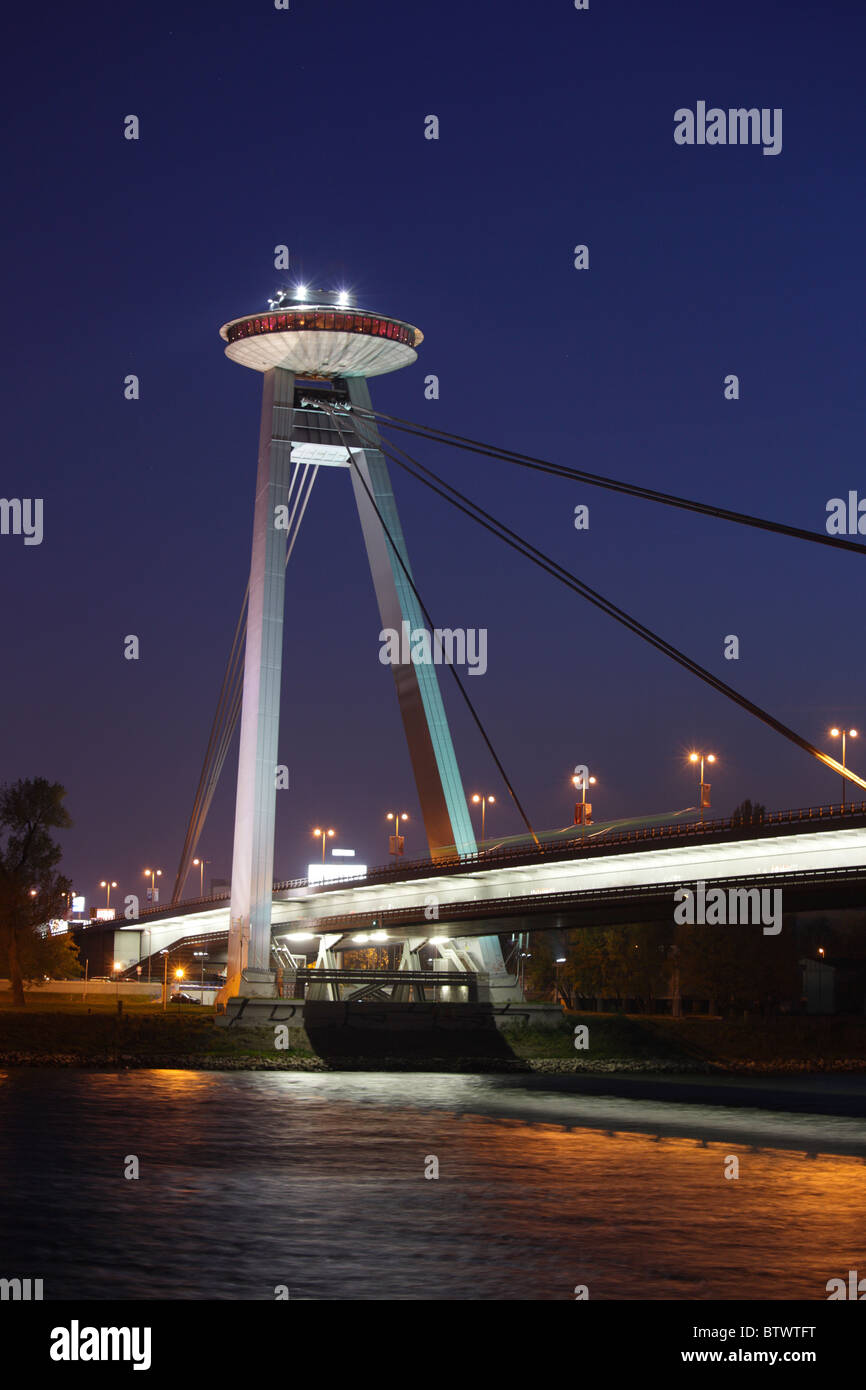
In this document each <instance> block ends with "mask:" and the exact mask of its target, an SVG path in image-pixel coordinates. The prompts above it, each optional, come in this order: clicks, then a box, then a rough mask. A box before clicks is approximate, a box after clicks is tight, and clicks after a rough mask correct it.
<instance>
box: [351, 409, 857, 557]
mask: <svg viewBox="0 0 866 1390" xmlns="http://www.w3.org/2000/svg"><path fill="white" fill-rule="evenodd" d="M354 411H355V412H357V413H359V414H364V415H366V416H368V417H371V416H375V418H376V419H377V420H386V421H387V422H388V423H389V424H390V425H392V426H393V427H394V429H398V430H401V431H403V433H404V434H415V435H420V437H421V438H422V439H432V440H434V441H435V442H437V443H440V444H451V445H453V446H454V447H455V448H457V449H465V450H467V451H468V452H470V453H474V454H483V455H485V456H486V457H487V458H495V459H501V460H503V461H504V462H506V463H517V464H520V465H521V466H522V467H524V468H531V469H534V470H535V471H537V472H539V473H552V474H553V475H554V476H556V477H560V478H570V479H574V480H575V481H577V482H581V483H589V484H590V486H591V487H601V488H606V489H607V490H608V491H609V492H621V493H625V494H626V495H627V496H630V497H640V498H643V499H644V501H647V502H660V503H661V504H662V505H663V506H666V507H679V508H680V509H681V510H683V511H690V512H699V513H701V514H702V515H703V516H711V517H715V518H716V519H717V520H720V521H733V522H735V523H736V524H737V525H739V526H753V527H757V528H758V529H759V530H761V531H771V532H774V533H775V534H777V535H780V536H791V537H793V538H794V539H795V540H801V541H812V542H814V543H815V544H817V545H829V546H832V547H834V548H835V549H837V550H853V551H856V552H857V553H858V554H860V555H864V554H866V544H864V543H863V542H862V541H852V540H849V539H847V537H845V536H829V535H827V534H826V533H824V532H822V531H808V530H805V529H804V528H803V527H801V526H788V525H787V524H786V523H785V522H782V521H769V520H767V519H766V518H764V517H758V516H751V515H750V514H749V513H748V512H736V511H732V510H731V509H730V508H728V507H717V506H714V505H713V504H711V503H708V502H696V501H694V500H693V499H690V498H687V497H678V496H676V494H674V493H672V492H659V491H658V490H657V489H655V488H650V487H644V486H643V485H642V484H639V483H626V482H623V481H622V480H620V479H617V478H606V477H605V476H604V475H603V474H601V473H589V472H587V471H586V470H585V469H582V468H571V467H569V466H568V465H567V464H564V463H551V462H550V461H549V460H547V459H539V458H534V457H533V456H532V455H530V454H521V453H518V452H517V451H516V450H513V449H500V448H497V447H496V445H494V444H484V443H481V442H479V441H478V440H476V439H468V438H466V437H465V436H464V435H460V434H450V433H448V432H447V431H446V430H440V429H438V428H436V427H435V426H434V425H421V424H417V423H415V422H414V421H411V420H403V419H402V418H401V417H400V416H398V415H386V414H385V413H384V412H383V411H380V410H369V411H368V410H367V409H366V408H364V407H358V406H355V407H354Z"/></svg>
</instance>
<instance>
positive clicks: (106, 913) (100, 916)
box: [96, 907, 117, 922]
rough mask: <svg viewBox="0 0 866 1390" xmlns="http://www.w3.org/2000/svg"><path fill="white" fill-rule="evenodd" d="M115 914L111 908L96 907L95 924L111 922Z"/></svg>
mask: <svg viewBox="0 0 866 1390" xmlns="http://www.w3.org/2000/svg"><path fill="white" fill-rule="evenodd" d="M116 916H117V912H116V910H115V909H114V908H113V907H98V908H97V909H96V920H97V922H113V921H114V919H115V917H116Z"/></svg>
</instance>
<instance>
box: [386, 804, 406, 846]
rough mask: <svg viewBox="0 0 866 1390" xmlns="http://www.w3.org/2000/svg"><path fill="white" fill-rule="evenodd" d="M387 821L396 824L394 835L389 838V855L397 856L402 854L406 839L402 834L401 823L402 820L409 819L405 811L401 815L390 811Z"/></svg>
mask: <svg viewBox="0 0 866 1390" xmlns="http://www.w3.org/2000/svg"><path fill="white" fill-rule="evenodd" d="M385 819H386V820H392V821H393V822H394V834H393V835H389V836H388V853H389V854H395V855H396V854H402V853H403V842H404V840H405V838H406V837H405V835H401V834H400V822H401V820H408V819H409V817H408V815H407V814H406V812H405V811H401V812H399V813H398V812H397V811H389V812H388V814H387V816H386V817H385Z"/></svg>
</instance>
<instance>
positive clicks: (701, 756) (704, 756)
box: [689, 753, 716, 825]
mask: <svg viewBox="0 0 866 1390" xmlns="http://www.w3.org/2000/svg"><path fill="white" fill-rule="evenodd" d="M705 761H706V762H708V763H714V762H715V761H716V755H715V753H690V754H689V762H690V763H697V762H699V763H700V765H701V825H703V823H704V807H705V806H709V804H710V783H709V782H705V781H704V762H705Z"/></svg>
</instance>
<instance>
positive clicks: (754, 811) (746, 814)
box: [731, 799, 767, 825]
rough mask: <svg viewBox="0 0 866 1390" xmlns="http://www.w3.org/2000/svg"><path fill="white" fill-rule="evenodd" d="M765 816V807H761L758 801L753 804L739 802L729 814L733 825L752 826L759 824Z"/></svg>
mask: <svg viewBox="0 0 866 1390" xmlns="http://www.w3.org/2000/svg"><path fill="white" fill-rule="evenodd" d="M766 814H767V808H766V806H762V805H761V803H760V801H755V802H754V803H753V802H751V801H749V800H748V799H747V800H746V801H741V802H740V804H739V806H735V807H734V809H733V811H732V812H731V820H732V821H733V823H734V825H753V824H760V822H761V821H762V820H763V819H764V817H765V815H766Z"/></svg>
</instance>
